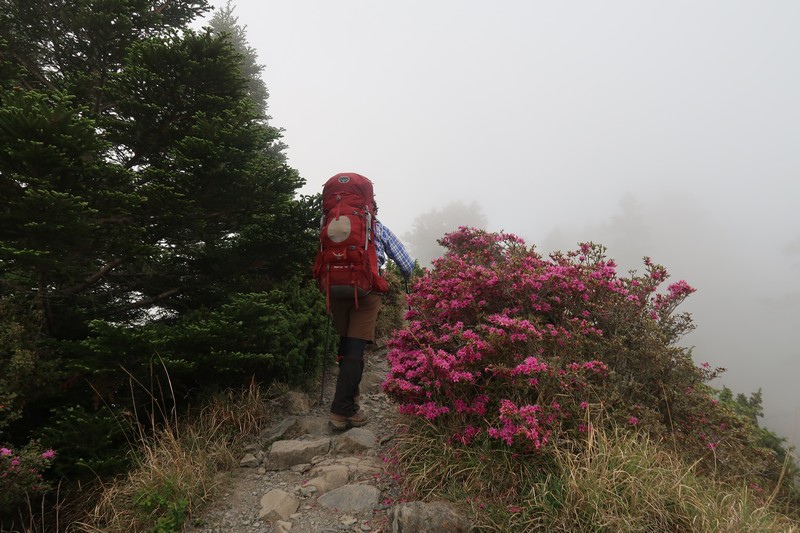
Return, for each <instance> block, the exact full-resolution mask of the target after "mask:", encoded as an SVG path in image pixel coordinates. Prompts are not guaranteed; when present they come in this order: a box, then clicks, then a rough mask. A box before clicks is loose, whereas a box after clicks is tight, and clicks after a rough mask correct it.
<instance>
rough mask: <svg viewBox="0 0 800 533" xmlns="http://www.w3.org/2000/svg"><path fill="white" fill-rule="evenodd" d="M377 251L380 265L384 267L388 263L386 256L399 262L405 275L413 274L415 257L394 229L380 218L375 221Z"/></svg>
mask: <svg viewBox="0 0 800 533" xmlns="http://www.w3.org/2000/svg"><path fill="white" fill-rule="evenodd" d="M375 237H376V239H375V252H376V254H377V255H378V266H379V267H381V268H383V265H384V264H385V263H386V257H387V256H388V257H389V259H391V260H392V261H394V262H395V263H397V266H398V267H400V270H401V271H402V272H403V275H404V276H405V277H409V276H411V272H412V271H413V270H414V259H412V258H411V256H410V255H408V252H407V251H406V248H405V246H403V243H402V242H400V239H398V238H397V236H396V235H395V234H394V233H392V230H390V229H389V228H387V227H386V226H384V225H383V224H381V222H380V221H379V220H378V221H376V222H375Z"/></svg>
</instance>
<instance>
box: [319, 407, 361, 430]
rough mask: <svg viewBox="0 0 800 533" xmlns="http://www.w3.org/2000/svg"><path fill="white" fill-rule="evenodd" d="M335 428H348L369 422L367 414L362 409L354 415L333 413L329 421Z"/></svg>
mask: <svg viewBox="0 0 800 533" xmlns="http://www.w3.org/2000/svg"><path fill="white" fill-rule="evenodd" d="M328 423H329V424H330V425H331V427H332V428H333V429H347V428H349V427H353V428H358V427H361V426H363V425H364V424H366V423H367V415H365V414H364V413H363V412H361V411H356V413H355V414H354V415H352V416H343V415H337V414H336V413H331V418H330V421H329V422H328Z"/></svg>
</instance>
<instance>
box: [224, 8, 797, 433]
mask: <svg viewBox="0 0 800 533" xmlns="http://www.w3.org/2000/svg"><path fill="white" fill-rule="evenodd" d="M212 3H213V4H214V5H217V6H219V5H221V4H222V2H219V1H214V2H212ZM234 4H235V5H236V11H235V15H237V16H238V17H239V22H240V24H242V25H246V26H247V35H248V40H249V42H250V44H251V46H252V47H253V48H254V49H255V51H256V52H257V53H258V57H259V61H260V62H261V63H263V64H264V65H265V67H266V68H265V71H264V75H263V78H264V80H265V82H266V84H267V87H268V88H269V90H270V99H269V105H270V114H271V116H272V123H273V124H274V125H276V126H279V127H282V128H284V141H285V142H286V143H287V144H288V145H289V148H288V150H287V151H286V154H287V156H288V163H289V164H290V165H291V166H292V167H294V168H296V169H298V170H299V171H300V173H301V175H302V176H303V177H304V178H305V179H306V180H307V185H306V187H305V188H304V189H303V191H302V192H304V193H315V192H319V191H320V190H321V186H322V183H323V182H324V181H325V180H326V179H327V178H328V177H330V176H332V175H333V174H335V173H337V172H342V171H354V172H360V173H362V174H364V175H366V176H368V177H369V178H371V179H372V180H373V181H374V182H375V188H376V193H377V198H378V202H379V203H380V205H381V218H382V220H383V221H384V223H386V224H387V225H388V226H389V227H391V228H392V229H393V230H394V232H395V233H397V234H398V235H409V234H410V233H411V232H412V229H413V228H414V222H415V220H417V219H418V218H419V217H422V216H424V215H425V214H427V213H430V212H431V211H433V210H437V209H439V210H441V209H443V208H444V207H446V206H448V205H450V204H452V203H453V202H458V203H459V205H467V206H470V205H474V206H475V207H476V210H479V211H480V212H481V214H482V215H484V216H485V220H486V222H487V226H488V229H491V230H501V229H502V230H505V231H508V232H511V233H515V234H517V235H520V236H521V237H523V238H524V239H525V240H526V242H528V244H531V245H535V246H536V247H537V248H539V250H540V251H542V252H543V253H546V252H548V251H552V250H555V249H570V248H573V247H574V246H575V244H576V243H578V242H581V241H589V240H591V241H594V242H599V243H602V244H604V245H606V246H607V247H608V248H609V255H610V256H612V257H614V258H615V259H617V260H618V262H619V263H620V264H621V265H622V268H621V270H622V271H623V272H624V271H625V270H627V269H628V268H641V258H642V256H645V255H646V256H650V257H652V258H653V260H654V261H655V262H658V263H661V264H663V265H664V266H666V267H667V269H668V270H669V272H670V273H671V275H672V280H673V281H674V280H678V279H685V280H686V281H688V282H689V283H690V284H691V285H692V286H694V287H695V288H697V292H696V293H695V294H694V295H692V296H691V297H690V298H689V299H688V300H687V302H686V303H685V304H684V305H683V307H682V310H684V311H689V312H691V313H692V314H693V316H694V319H695V324H696V326H697V329H696V330H695V331H694V332H692V333H691V334H689V335H687V336H686V337H685V338H684V343H685V344H686V345H687V346H693V347H694V352H693V353H694V359H695V361H696V362H697V363H701V362H706V361H707V362H709V363H711V364H712V365H718V366H723V367H726V368H727V369H728V371H727V372H726V373H725V374H724V375H723V376H722V378H721V379H720V380H719V383H715V385H717V386H721V385H722V384H727V385H728V386H730V387H731V388H732V389H733V390H734V391H735V392H743V393H746V394H749V393H750V392H754V391H756V390H758V389H759V388H761V389H762V391H763V395H764V409H765V417H764V420H762V423H763V425H765V426H766V427H768V428H770V429H772V430H773V431H776V432H777V433H779V434H780V435H782V436H785V437H787V438H789V440H790V441H791V442H795V443H796V442H797V431H798V421H800V386H798V379H799V378H800V368H798V365H800V363H798V361H799V360H800V357H798V356H800V353H798V352H799V351H800V349H798V347H797V346H798V343H797V342H796V341H795V339H794V336H795V333H796V331H797V330H798V329H800V303H799V302H800V298H798V297H800V282H799V281H798V279H800V276H798V275H799V274H800V215H799V214H798V212H799V211H798V209H797V208H796V207H795V204H796V203H797V202H798V200H800V180H799V179H798V178H800V103H799V101H800V99H799V98H798V95H800V68H798V58H800V32H798V31H797V22H798V20H800V3H798V2H796V1H794V0H786V1H769V0H766V1H762V2H752V1H735V0H720V1H703V2H696V1H672V2H639V1H635V0H630V1H609V2H588V1H577V2H569V3H563V2H538V1H532V0H518V1H513V0H508V1H505V2H502V3H490V2H486V1H482V2H478V1H464V0H459V1H456V0H438V1H436V2H424V1H419V0H414V1H406V2H394V3H388V2H369V1H367V0H361V1H351V0H340V1H337V2H329V1H325V0H316V1H310V0H293V1H292V2H264V1H262V0H238V2H234ZM478 218H480V217H478ZM438 237H441V235H431V236H430V239H431V240H435V239H436V238H438Z"/></svg>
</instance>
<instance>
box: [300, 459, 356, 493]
mask: <svg viewBox="0 0 800 533" xmlns="http://www.w3.org/2000/svg"><path fill="white" fill-rule="evenodd" d="M309 475H311V476H313V477H312V478H311V479H309V480H308V482H306V486H307V487H311V486H313V487H316V489H317V491H318V492H319V493H320V494H324V493H326V492H329V491H331V490H333V489H338V488H339V487H341V486H343V485H346V484H347V481H348V479H349V477H350V470H349V469H348V468H347V466H345V465H330V466H318V467H316V468H314V469H313V470H311V472H309Z"/></svg>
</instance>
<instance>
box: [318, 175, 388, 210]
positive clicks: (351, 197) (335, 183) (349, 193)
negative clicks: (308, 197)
mask: <svg viewBox="0 0 800 533" xmlns="http://www.w3.org/2000/svg"><path fill="white" fill-rule="evenodd" d="M342 200H344V201H348V202H353V201H356V202H358V203H360V204H361V205H363V206H364V207H365V208H366V209H367V210H368V211H369V212H370V213H372V212H374V211H375V195H374V192H373V188H372V182H371V181H370V180H369V179H368V178H367V177H366V176H362V175H361V174H356V173H355V172H341V173H339V174H336V175H335V176H333V177H332V178H330V179H329V180H328V181H326V182H325V185H323V186H322V210H323V212H325V213H328V212H329V211H330V210H331V209H333V208H334V207H336V206H337V205H339V203H340V202H341V201H342Z"/></svg>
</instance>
